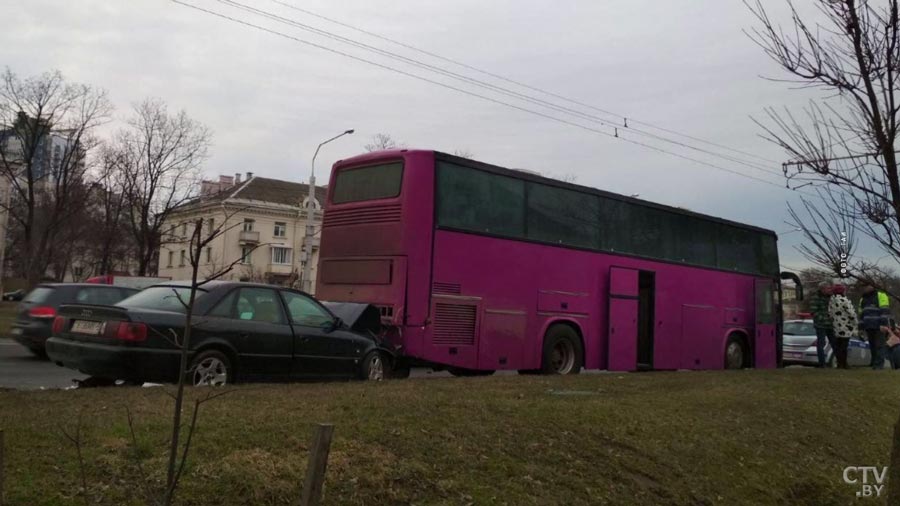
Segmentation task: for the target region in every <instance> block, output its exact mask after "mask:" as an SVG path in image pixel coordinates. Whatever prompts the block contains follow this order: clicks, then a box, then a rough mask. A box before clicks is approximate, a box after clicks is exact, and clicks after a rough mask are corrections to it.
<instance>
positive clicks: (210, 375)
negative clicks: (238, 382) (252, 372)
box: [188, 350, 234, 387]
mask: <svg viewBox="0 0 900 506" xmlns="http://www.w3.org/2000/svg"><path fill="white" fill-rule="evenodd" d="M188 378H189V379H190V380H191V384H192V385H194V386H195V387H199V386H213V387H218V386H223V385H228V384H230V383H234V369H233V368H232V365H231V360H229V358H228V356H227V355H225V354H224V353H222V352H221V351H218V350H205V351H201V352H200V353H198V354H197V355H196V356H195V357H194V360H193V361H191V367H190V369H188Z"/></svg>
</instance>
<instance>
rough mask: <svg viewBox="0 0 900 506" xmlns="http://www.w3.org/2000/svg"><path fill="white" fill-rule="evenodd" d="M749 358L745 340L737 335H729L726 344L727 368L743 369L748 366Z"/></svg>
mask: <svg viewBox="0 0 900 506" xmlns="http://www.w3.org/2000/svg"><path fill="white" fill-rule="evenodd" d="M747 358H748V355H747V346H746V345H745V344H744V340H743V339H742V338H741V337H740V336H737V335H731V336H729V337H728V344H726V345H725V369H743V368H744V367H746V366H747Z"/></svg>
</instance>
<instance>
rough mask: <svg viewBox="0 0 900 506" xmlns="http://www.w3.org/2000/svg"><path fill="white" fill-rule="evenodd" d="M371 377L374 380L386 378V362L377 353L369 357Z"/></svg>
mask: <svg viewBox="0 0 900 506" xmlns="http://www.w3.org/2000/svg"><path fill="white" fill-rule="evenodd" d="M369 379H370V380H372V381H381V380H383V379H384V362H382V360H381V357H380V356H379V355H378V354H377V353H376V354H375V355H374V356H372V358H371V359H369Z"/></svg>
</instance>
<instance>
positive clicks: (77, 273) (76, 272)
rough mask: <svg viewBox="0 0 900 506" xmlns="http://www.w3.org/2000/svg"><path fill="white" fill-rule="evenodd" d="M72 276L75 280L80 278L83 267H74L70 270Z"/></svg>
mask: <svg viewBox="0 0 900 506" xmlns="http://www.w3.org/2000/svg"><path fill="white" fill-rule="evenodd" d="M72 274H74V275H75V277H76V278H80V277H81V275H82V274H84V267H82V266H80V265H76V266H75V267H73V268H72Z"/></svg>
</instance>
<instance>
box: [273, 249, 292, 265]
mask: <svg viewBox="0 0 900 506" xmlns="http://www.w3.org/2000/svg"><path fill="white" fill-rule="evenodd" d="M272 263H273V264H280V265H284V264H290V263H291V248H279V247H273V248H272Z"/></svg>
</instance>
